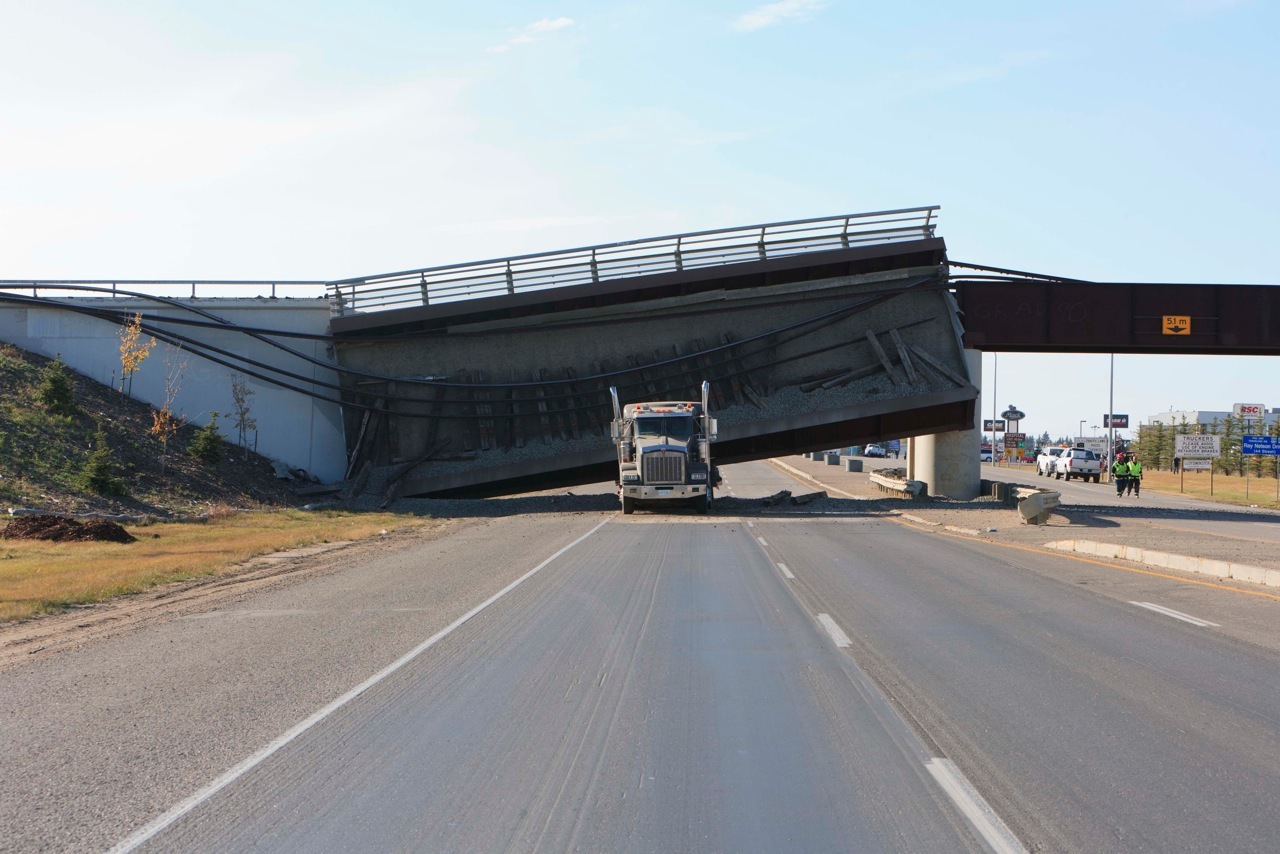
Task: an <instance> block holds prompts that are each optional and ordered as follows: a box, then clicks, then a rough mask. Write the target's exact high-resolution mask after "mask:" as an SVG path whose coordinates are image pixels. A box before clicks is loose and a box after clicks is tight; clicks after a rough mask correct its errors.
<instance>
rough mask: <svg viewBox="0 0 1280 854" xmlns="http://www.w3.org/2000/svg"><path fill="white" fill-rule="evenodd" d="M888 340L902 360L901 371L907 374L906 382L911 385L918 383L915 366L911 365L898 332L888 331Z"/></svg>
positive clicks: (905, 347) (895, 330)
mask: <svg viewBox="0 0 1280 854" xmlns="http://www.w3.org/2000/svg"><path fill="white" fill-rule="evenodd" d="M889 338H890V340H892V341H893V346H894V347H895V348H897V350H898V358H899V359H901V360H902V369H903V370H905V371H906V372H907V380H908V381H909V382H910V383H911V384H912V385H915V384H916V383H918V382H920V377H919V375H918V374H916V366H915V365H913V364H911V356H910V354H908V353H907V345H906V344H904V343H903V342H902V336H901V335H899V334H898V330H897V329H890V330H889Z"/></svg>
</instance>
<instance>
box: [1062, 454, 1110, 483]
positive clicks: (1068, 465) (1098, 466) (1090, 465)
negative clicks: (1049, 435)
mask: <svg viewBox="0 0 1280 854" xmlns="http://www.w3.org/2000/svg"><path fill="white" fill-rule="evenodd" d="M1053 474H1054V477H1056V478H1058V479H1059V480H1062V479H1063V478H1066V479H1067V480H1071V478H1073V477H1079V478H1083V479H1084V480H1092V481H1093V482H1094V483H1097V482H1098V481H1099V480H1101V479H1102V460H1100V459H1099V458H1098V455H1097V454H1095V453H1094V452H1093V451H1091V450H1089V449H1088V448H1064V449H1063V450H1062V453H1061V454H1059V455H1058V458H1057V459H1056V460H1054V462H1053Z"/></svg>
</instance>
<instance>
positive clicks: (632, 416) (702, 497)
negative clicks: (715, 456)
mask: <svg viewBox="0 0 1280 854" xmlns="http://www.w3.org/2000/svg"><path fill="white" fill-rule="evenodd" d="M610 391H611V392H612V394H613V405H614V415H615V417H614V421H613V428H612V431H613V441H614V444H615V445H617V448H618V497H619V499H620V500H621V502H622V512H623V513H627V514H629V513H632V512H634V511H635V509H636V507H638V506H640V505H642V504H644V505H656V504H659V503H677V502H678V503H691V504H693V506H694V507H696V508H697V509H699V510H701V511H702V512H703V513H707V512H709V511H710V509H711V503H712V500H713V488H714V487H715V485H716V483H717V482H718V481H719V475H718V473H717V471H716V468H715V466H714V465H712V463H711V443H712V442H714V441H715V439H716V432H715V431H716V420H715V419H714V418H711V417H710V416H709V415H708V414H707V406H708V398H709V396H710V385H709V384H708V383H705V382H704V383H703V384H702V398H703V399H702V401H701V402H699V401H686V400H665V401H653V402H648V403H628V404H627V405H626V406H619V404H618V397H617V390H616V389H611V390H610Z"/></svg>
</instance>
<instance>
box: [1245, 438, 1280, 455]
mask: <svg viewBox="0 0 1280 854" xmlns="http://www.w3.org/2000/svg"><path fill="white" fill-rule="evenodd" d="M1240 453H1242V454H1244V455H1246V456H1259V457H1280V436H1241V437H1240Z"/></svg>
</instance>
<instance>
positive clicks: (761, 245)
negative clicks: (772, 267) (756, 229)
mask: <svg viewBox="0 0 1280 854" xmlns="http://www.w3.org/2000/svg"><path fill="white" fill-rule="evenodd" d="M764 229H765V226H763V225H762V226H760V242H759V243H757V244H756V249H757V250H759V252H760V260H761V261H764V260H765V259H766V258H767V257H768V256H767V255H766V254H765V250H764Z"/></svg>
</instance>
